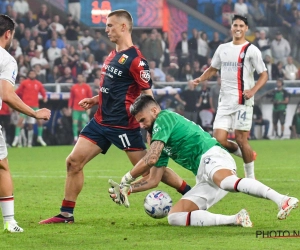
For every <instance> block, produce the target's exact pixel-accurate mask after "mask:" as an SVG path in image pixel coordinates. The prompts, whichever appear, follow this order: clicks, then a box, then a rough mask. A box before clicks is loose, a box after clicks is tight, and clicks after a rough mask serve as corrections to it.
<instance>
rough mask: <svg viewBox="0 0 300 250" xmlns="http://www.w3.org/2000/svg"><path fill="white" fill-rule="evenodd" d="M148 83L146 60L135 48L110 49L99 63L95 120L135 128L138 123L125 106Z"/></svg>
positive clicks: (148, 73) (125, 127)
mask: <svg viewBox="0 0 300 250" xmlns="http://www.w3.org/2000/svg"><path fill="white" fill-rule="evenodd" d="M151 86H152V80H151V77H150V70H149V66H148V63H147V61H146V60H145V58H144V57H143V55H142V54H141V52H140V51H139V50H138V48H137V47H135V46H132V47H130V48H128V49H127V50H122V51H119V52H117V51H116V50H113V51H112V52H111V53H110V54H109V55H108V57H107V59H106V60H105V62H104V64H103V66H102V70H101V79H100V89H99V107H98V110H97V112H96V114H95V116H94V118H95V120H96V121H97V122H98V123H99V124H101V125H104V126H110V127H117V128H124V129H134V128H138V127H139V123H138V122H137V121H136V120H135V118H134V117H133V116H132V115H131V114H130V111H129V108H130V105H131V104H132V103H133V102H134V101H135V99H136V98H137V97H138V96H139V95H140V94H141V91H142V90H147V89H150V88H151Z"/></svg>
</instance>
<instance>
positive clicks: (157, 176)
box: [131, 167, 166, 193]
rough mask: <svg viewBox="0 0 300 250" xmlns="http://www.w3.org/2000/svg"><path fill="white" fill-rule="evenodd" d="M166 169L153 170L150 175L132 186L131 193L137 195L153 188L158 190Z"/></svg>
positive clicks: (154, 168)
mask: <svg viewBox="0 0 300 250" xmlns="http://www.w3.org/2000/svg"><path fill="white" fill-rule="evenodd" d="M165 169H166V168H165V167H160V168H156V167H153V168H151V169H150V173H149V174H148V175H146V176H145V177H143V178H141V179H139V180H138V181H135V182H133V183H132V184H131V193H137V192H142V191H146V190H149V189H151V188H156V187H157V186H158V184H159V183H160V181H161V179H162V176H163V174H164V172H165Z"/></svg>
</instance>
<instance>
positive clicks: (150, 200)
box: [144, 190, 172, 219]
mask: <svg viewBox="0 0 300 250" xmlns="http://www.w3.org/2000/svg"><path fill="white" fill-rule="evenodd" d="M171 207H172V199H171V197H170V195H168V194H167V193H166V192H164V191H159V190H155V191H151V192H150V193H149V194H148V195H147V196H146V197H145V200H144V209H145V212H146V214H148V215H149V216H151V217H152V218H154V219H161V218H164V217H166V216H167V215H168V213H169V211H170V209H171Z"/></svg>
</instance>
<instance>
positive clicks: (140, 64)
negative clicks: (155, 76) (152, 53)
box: [138, 60, 146, 67]
mask: <svg viewBox="0 0 300 250" xmlns="http://www.w3.org/2000/svg"><path fill="white" fill-rule="evenodd" d="M145 65H146V63H145V62H144V61H142V60H141V61H140V63H139V66H138V67H144V66H145Z"/></svg>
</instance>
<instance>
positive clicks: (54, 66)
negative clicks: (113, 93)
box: [0, 0, 300, 144]
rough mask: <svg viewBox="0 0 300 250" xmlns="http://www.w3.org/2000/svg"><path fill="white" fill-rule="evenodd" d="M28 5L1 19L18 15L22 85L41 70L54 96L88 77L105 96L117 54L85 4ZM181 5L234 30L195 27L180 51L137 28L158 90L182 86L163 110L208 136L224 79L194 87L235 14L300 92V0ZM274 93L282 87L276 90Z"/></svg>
mask: <svg viewBox="0 0 300 250" xmlns="http://www.w3.org/2000/svg"><path fill="white" fill-rule="evenodd" d="M28 2H29V1H28ZM28 2H27V1H26V0H0V9H1V13H5V14H7V15H9V16H11V17H12V18H13V19H14V20H15V21H16V23H17V29H16V33H15V38H14V40H13V44H12V47H11V48H10V50H9V53H10V54H11V55H12V56H13V57H14V58H15V59H16V61H17V62H18V66H19V72H18V77H17V83H18V84H20V83H21V82H22V81H23V80H24V79H26V78H27V76H28V73H29V72H30V71H31V70H33V71H34V72H35V73H36V79H37V80H38V81H40V82H41V83H42V84H44V86H45V89H46V91H47V92H48V93H51V92H58V89H59V92H66V93H68V92H70V89H71V87H72V84H75V83H77V82H78V81H77V76H78V75H79V74H80V75H82V76H83V77H84V82H86V83H89V84H90V86H91V88H92V91H93V94H97V88H98V86H99V79H100V77H101V67H102V64H103V62H104V60H105V59H106V57H107V55H108V54H109V53H110V51H111V50H112V49H113V48H114V45H113V44H111V43H110V42H109V40H108V39H107V38H106V35H105V30H104V29H94V28H90V27H88V26H86V25H84V24H82V23H81V22H80V1H79V0H70V1H68V4H69V5H68V6H69V10H68V12H67V13H66V12H62V13H60V12H59V13H58V12H57V11H55V10H53V8H52V7H51V6H50V5H49V4H48V3H47V2H46V1H36V2H37V4H36V6H29V3H28ZM180 2H181V3H183V4H185V5H186V6H188V7H191V8H193V9H194V10H196V11H198V12H199V13H201V14H203V15H205V16H207V17H209V18H210V19H212V20H214V21H216V22H218V23H219V24H221V25H223V27H224V28H227V29H228V36H227V37H224V35H221V34H220V33H219V32H218V31H214V32H212V33H210V34H207V33H206V32H205V31H201V30H198V29H196V28H194V29H192V31H191V32H188V31H184V32H182V33H181V38H180V39H179V40H178V41H176V46H175V49H174V50H173V51H170V41H169V37H168V33H167V32H163V31H162V30H161V29H158V28H151V29H144V30H143V29H138V30H135V29H134V31H133V41H134V43H135V45H136V46H138V47H139V49H140V50H141V52H142V54H143V55H144V56H145V58H146V59H147V61H148V63H149V67H150V72H151V76H152V79H153V82H154V85H153V88H154V89H155V88H162V87H165V86H166V84H167V85H168V84H169V85H168V86H173V87H179V88H180V90H178V91H177V93H176V94H174V95H172V96H167V95H162V96H158V97H157V98H158V99H159V101H160V103H161V105H162V107H163V108H171V109H173V110H176V111H177V112H179V113H181V114H185V115H186V116H188V115H189V119H191V120H194V121H195V122H197V123H199V124H201V125H202V126H204V127H206V128H207V129H208V130H210V129H211V124H212V121H213V117H214V114H215V110H216V109H217V102H218V93H219V90H220V78H219V76H218V75H216V76H215V77H214V78H213V79H211V80H212V81H213V82H214V84H209V83H208V82H204V83H203V84H202V85H201V86H200V87H199V88H198V89H194V87H193V86H192V84H191V83H190V81H191V80H192V79H194V78H196V77H198V76H200V75H201V74H202V73H203V72H204V71H205V70H206V69H207V68H208V67H209V66H210V62H211V58H212V56H213V54H214V52H215V51H216V49H217V47H218V46H219V45H220V44H222V43H225V42H229V41H231V33H230V25H231V17H232V15H233V14H234V13H236V14H240V15H243V16H247V18H248V21H249V32H248V34H247V39H248V40H249V41H250V42H252V43H253V44H255V45H256V46H257V47H258V48H259V49H260V50H261V52H262V56H263V59H264V61H265V63H266V67H267V69H268V73H269V80H275V81H276V80H277V79H283V80H284V81H285V80H287V81H291V80H292V81H296V84H295V86H298V85H297V80H299V79H300V64H299V62H300V1H299V0H298V1H295V0H260V1H258V0H181V1H180ZM78 4H79V5H78ZM78 11H79V14H78ZM178 82H181V84H180V83H178ZM53 83H55V84H53ZM174 83H177V85H176V84H174ZM59 84H61V86H59ZM57 86H59V88H57ZM273 87H275V85H272V86H271V87H270V88H273ZM298 87H300V85H299V86H298ZM298 98H299V95H298ZM49 99H51V98H49ZM67 101H68V100H65V102H60V104H59V105H58V104H53V103H52V106H53V108H54V109H57V110H59V112H58V113H57V115H56V116H55V117H54V118H53V120H54V121H52V124H50V125H48V127H45V129H48V130H54V128H52V127H55V129H56V134H59V132H58V131H59V130H57V127H61V126H64V127H65V128H64V129H65V130H67V128H66V127H67V126H71V127H72V120H71V119H72V118H71V115H70V112H68V110H67V109H66V108H68V105H67ZM299 101H300V100H299ZM203 110H206V111H209V113H211V114H208V113H207V112H204V113H205V114H203V112H202V117H201V115H199V114H200V112H201V111H203ZM188 113H191V114H188ZM92 114H93V112H92ZM92 114H90V115H92ZM0 115H1V117H3V116H9V117H10V122H9V124H10V126H14V125H16V123H17V117H18V115H17V114H15V113H11V111H9V110H8V111H7V112H6V113H5V112H4V111H1V114H0ZM191 115H192V116H191ZM65 117H67V118H68V119H66V120H69V123H66V124H63V123H64V121H62V118H65ZM0 119H1V120H2V121H3V120H4V119H2V118H0ZM49 123H50V122H49ZM49 123H48V124H49ZM53 124H55V125H53ZM2 125H3V124H2ZM289 125H292V124H289ZM5 126H6V128H7V130H8V131H7V133H6V134H7V141H8V143H11V141H12V140H13V133H14V132H13V131H14V129H12V128H9V127H8V125H7V124H5ZM45 126H46V125H45ZM65 130H64V131H65ZM9 131H11V132H9ZM44 133H45V132H44ZM52 133H53V131H50V132H49V134H50V135H51V134H52ZM62 133H64V132H62ZM68 133H69V132H68ZM70 134H71V135H70V139H69V140H65V141H63V142H61V143H60V142H58V140H59V139H57V140H56V141H55V142H52V141H51V140H50V139H49V138H50V137H51V136H49V138H45V140H46V141H47V140H48V144H55V143H58V144H70V143H72V141H73V140H72V132H70ZM299 134H300V132H299ZM45 137H47V136H45ZM58 137H59V136H58Z"/></svg>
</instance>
